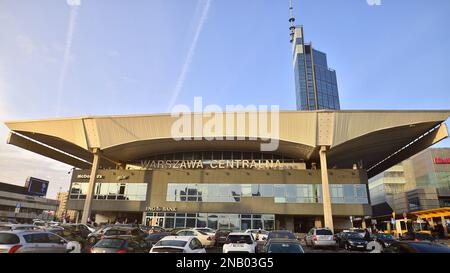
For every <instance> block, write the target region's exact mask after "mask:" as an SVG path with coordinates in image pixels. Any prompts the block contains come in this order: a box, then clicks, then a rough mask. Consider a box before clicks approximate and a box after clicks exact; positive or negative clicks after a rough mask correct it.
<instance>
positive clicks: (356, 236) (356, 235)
mask: <svg viewBox="0 0 450 273" xmlns="http://www.w3.org/2000/svg"><path fill="white" fill-rule="evenodd" d="M346 234H347V238H349V239H361V238H362V236H361V234H359V233H356V232H348V233H346Z"/></svg>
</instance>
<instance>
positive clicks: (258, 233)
mask: <svg viewBox="0 0 450 273" xmlns="http://www.w3.org/2000/svg"><path fill="white" fill-rule="evenodd" d="M245 233H251V234H252V235H253V238H255V240H256V241H263V240H264V241H266V240H267V235H268V234H269V232H268V231H266V230H264V229H247V230H246V231H245Z"/></svg>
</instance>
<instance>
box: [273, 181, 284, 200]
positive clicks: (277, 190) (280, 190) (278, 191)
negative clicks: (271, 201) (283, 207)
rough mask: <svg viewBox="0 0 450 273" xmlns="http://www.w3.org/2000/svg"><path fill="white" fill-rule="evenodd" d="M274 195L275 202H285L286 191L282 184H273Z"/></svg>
mask: <svg viewBox="0 0 450 273" xmlns="http://www.w3.org/2000/svg"><path fill="white" fill-rule="evenodd" d="M274 196H275V203H285V202H286V192H285V186H284V185H275V186H274Z"/></svg>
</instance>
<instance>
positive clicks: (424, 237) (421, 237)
mask: <svg viewBox="0 0 450 273" xmlns="http://www.w3.org/2000/svg"><path fill="white" fill-rule="evenodd" d="M416 238H417V239H419V240H428V241H433V240H434V238H433V236H431V235H429V234H424V233H416Z"/></svg>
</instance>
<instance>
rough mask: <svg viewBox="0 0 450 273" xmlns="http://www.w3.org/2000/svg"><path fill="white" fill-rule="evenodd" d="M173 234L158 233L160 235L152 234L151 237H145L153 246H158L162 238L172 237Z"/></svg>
mask: <svg viewBox="0 0 450 273" xmlns="http://www.w3.org/2000/svg"><path fill="white" fill-rule="evenodd" d="M170 235H171V233H170V232H158V233H152V234H150V235H148V236H147V237H145V239H144V240H145V241H146V242H150V243H152V244H153V245H154V244H156V243H157V242H159V240H161V239H162V238H164V237H166V236H170Z"/></svg>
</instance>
